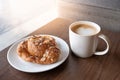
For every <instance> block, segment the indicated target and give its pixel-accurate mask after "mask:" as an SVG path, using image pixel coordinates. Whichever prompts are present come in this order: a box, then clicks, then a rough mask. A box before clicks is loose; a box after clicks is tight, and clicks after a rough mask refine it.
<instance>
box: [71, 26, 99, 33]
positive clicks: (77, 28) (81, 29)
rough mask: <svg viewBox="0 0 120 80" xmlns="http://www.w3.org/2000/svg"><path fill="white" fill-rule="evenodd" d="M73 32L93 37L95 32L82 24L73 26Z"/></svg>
mask: <svg viewBox="0 0 120 80" xmlns="http://www.w3.org/2000/svg"><path fill="white" fill-rule="evenodd" d="M73 31H74V32H76V33H77V34H80V35H93V34H95V33H96V32H97V30H96V28H94V27H92V26H89V25H84V24H82V25H76V26H74V29H73Z"/></svg>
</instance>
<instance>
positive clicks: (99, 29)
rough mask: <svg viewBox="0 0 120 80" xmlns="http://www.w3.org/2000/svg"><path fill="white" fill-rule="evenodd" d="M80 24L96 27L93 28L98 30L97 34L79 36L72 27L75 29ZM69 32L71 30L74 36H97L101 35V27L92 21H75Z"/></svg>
mask: <svg viewBox="0 0 120 80" xmlns="http://www.w3.org/2000/svg"><path fill="white" fill-rule="evenodd" d="M78 24H88V25H91V26H93V25H94V26H93V27H94V28H96V29H97V31H96V33H95V34H91V35H80V34H77V33H75V32H74V31H73V30H72V27H74V26H75V25H78ZM69 30H70V31H71V32H73V33H74V34H76V35H79V36H94V35H97V34H98V33H100V31H101V27H100V26H99V25H98V24H97V23H95V22H92V21H75V22H73V23H72V24H70V26H69Z"/></svg>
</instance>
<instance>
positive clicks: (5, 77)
mask: <svg viewBox="0 0 120 80" xmlns="http://www.w3.org/2000/svg"><path fill="white" fill-rule="evenodd" d="M71 23H72V21H70V20H66V19H62V18H57V19H55V20H54V21H52V22H50V23H48V24H47V25H45V26H44V27H42V28H40V29H38V30H37V31H35V32H33V33H32V34H30V35H34V34H51V35H55V36H59V37H61V38H62V39H64V40H65V41H66V42H67V43H68V44H69V39H68V27H69V25H70V24H71ZM102 33H104V34H105V35H107V36H108V37H109V38H110V40H111V49H110V51H109V52H108V54H106V55H104V56H92V57H90V58H86V59H83V58H78V57H76V56H75V55H74V54H73V53H72V51H71V50H70V55H69V57H68V59H67V60H66V61H65V62H64V63H63V64H62V65H60V66H58V67H57V68H55V69H52V70H50V71H46V72H42V73H24V72H21V71H18V70H16V69H14V68H13V67H11V66H10V65H9V63H8V61H7V57H6V55H7V51H8V49H9V47H8V48H6V49H4V50H3V51H1V52H0V80H120V35H119V34H120V33H119V32H112V31H109V30H104V29H103V30H102ZM104 48H105V43H104V42H102V41H100V43H99V46H98V49H97V50H103V49H104Z"/></svg>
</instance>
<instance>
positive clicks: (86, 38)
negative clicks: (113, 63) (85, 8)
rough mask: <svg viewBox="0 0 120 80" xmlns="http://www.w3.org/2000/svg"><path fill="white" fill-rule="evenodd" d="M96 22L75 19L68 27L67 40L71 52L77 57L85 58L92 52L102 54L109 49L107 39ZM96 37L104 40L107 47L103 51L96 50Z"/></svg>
mask: <svg viewBox="0 0 120 80" xmlns="http://www.w3.org/2000/svg"><path fill="white" fill-rule="evenodd" d="M100 31H101V28H100V26H99V25H98V24H96V23H94V22H90V21H77V22H74V23H72V24H71V25H70V27H69V41H70V47H71V49H72V51H73V53H74V54H75V55H77V56H79V57H82V58H86V57H90V56H92V55H93V54H95V55H104V54H106V53H107V52H108V50H109V47H110V46H109V44H110V43H109V42H110V41H109V39H108V37H107V36H105V35H103V34H101V32H100ZM98 38H101V39H102V40H103V41H105V43H106V45H107V47H106V49H105V50H104V51H100V52H97V51H96V48H97V46H98Z"/></svg>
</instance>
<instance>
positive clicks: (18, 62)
mask: <svg viewBox="0 0 120 80" xmlns="http://www.w3.org/2000/svg"><path fill="white" fill-rule="evenodd" d="M49 36H51V37H53V38H55V40H56V42H57V45H58V48H59V49H60V50H61V54H60V57H59V60H58V61H57V62H56V63H53V64H49V65H41V64H36V63H31V62H26V61H24V60H22V59H21V58H20V57H19V56H18V55H17V52H16V48H17V45H18V44H19V43H20V42H21V41H23V40H24V39H25V38H24V39H21V40H19V41H18V42H16V43H14V44H13V45H12V46H11V47H10V49H9V50H8V53H7V60H8V62H9V63H10V65H11V66H12V67H14V68H15V69H17V70H19V71H23V72H29V73H36V72H44V71H48V70H50V69H53V68H55V67H57V66H59V65H60V64H62V63H63V62H64V61H65V60H66V59H67V57H68V55H69V47H68V45H67V43H66V42H65V41H64V40H63V39H61V38H59V37H56V36H52V35H49Z"/></svg>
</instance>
